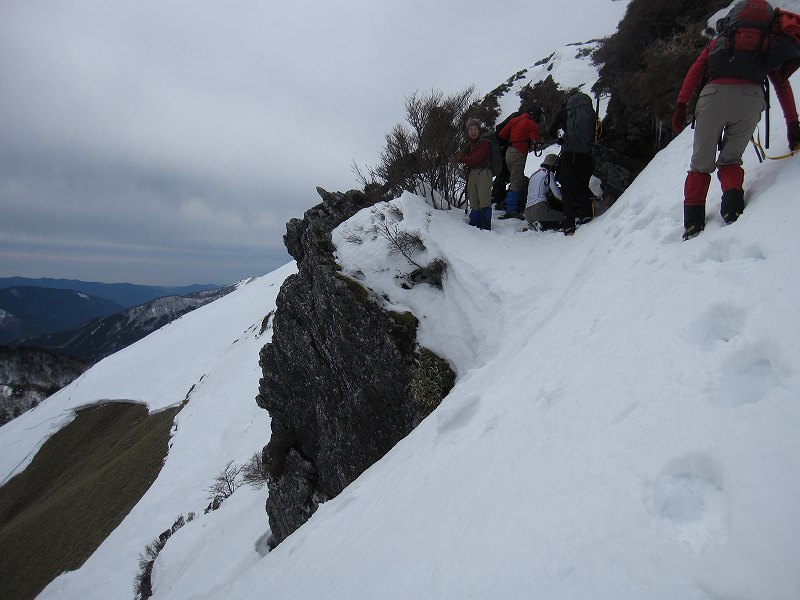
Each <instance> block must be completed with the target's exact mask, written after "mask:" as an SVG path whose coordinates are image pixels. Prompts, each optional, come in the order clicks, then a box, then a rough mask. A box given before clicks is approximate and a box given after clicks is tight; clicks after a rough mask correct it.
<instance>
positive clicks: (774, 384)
mask: <svg viewBox="0 0 800 600" xmlns="http://www.w3.org/2000/svg"><path fill="white" fill-rule="evenodd" d="M782 380H783V378H782V376H781V375H780V369H779V368H778V367H776V365H775V363H774V362H773V360H772V359H771V358H770V357H769V352H767V351H766V348H763V347H759V346H755V347H751V348H748V349H745V350H741V351H739V352H737V353H735V354H733V355H732V356H731V357H729V358H728V359H727V360H726V361H725V362H724V363H723V370H722V372H721V373H720V374H719V383H718V387H717V393H718V399H719V401H720V402H721V403H723V404H727V405H730V406H742V405H744V404H754V403H756V402H761V401H762V400H765V399H766V398H767V397H769V396H770V395H771V394H772V393H773V392H774V391H775V390H778V389H780V388H782V387H783V385H782Z"/></svg>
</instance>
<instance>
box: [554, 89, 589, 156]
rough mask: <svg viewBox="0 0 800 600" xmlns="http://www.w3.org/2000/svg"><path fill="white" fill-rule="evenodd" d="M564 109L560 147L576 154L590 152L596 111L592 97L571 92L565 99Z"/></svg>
mask: <svg viewBox="0 0 800 600" xmlns="http://www.w3.org/2000/svg"><path fill="white" fill-rule="evenodd" d="M566 110H567V123H566V125H565V127H564V143H563V145H562V146H561V147H562V149H563V150H564V151H566V152H575V153H577V154H591V152H592V148H593V147H594V141H595V134H596V132H597V113H596V112H594V106H592V99H591V98H589V96H587V95H586V94H584V93H583V92H578V93H577V94H573V95H572V96H570V98H569V100H567V105H566Z"/></svg>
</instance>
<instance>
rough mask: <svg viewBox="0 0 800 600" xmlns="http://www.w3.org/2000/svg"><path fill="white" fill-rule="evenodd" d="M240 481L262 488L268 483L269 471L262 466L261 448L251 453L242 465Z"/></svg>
mask: <svg viewBox="0 0 800 600" xmlns="http://www.w3.org/2000/svg"><path fill="white" fill-rule="evenodd" d="M242 481H243V482H244V483H246V484H247V485H249V486H250V487H253V488H262V487H264V486H265V485H266V484H267V483H269V471H267V467H265V466H264V458H263V453H262V451H261V450H259V451H258V452H256V453H255V454H253V456H251V457H250V460H249V461H247V462H246V463H245V464H244V466H243V467H242Z"/></svg>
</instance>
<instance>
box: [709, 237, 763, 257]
mask: <svg viewBox="0 0 800 600" xmlns="http://www.w3.org/2000/svg"><path fill="white" fill-rule="evenodd" d="M766 258H767V257H766V255H765V254H764V251H763V250H762V249H761V248H760V247H759V246H757V245H755V244H747V245H745V244H743V243H742V242H741V241H739V240H738V239H737V238H735V237H729V238H725V239H714V240H712V241H711V243H709V244H707V245H706V246H705V248H704V250H703V251H702V252H701V253H700V254H698V256H697V259H698V262H700V263H703V262H718V263H727V262H741V261H745V262H746V261H761V260H766Z"/></svg>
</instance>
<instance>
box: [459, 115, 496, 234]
mask: <svg viewBox="0 0 800 600" xmlns="http://www.w3.org/2000/svg"><path fill="white" fill-rule="evenodd" d="M467 138H468V141H467V147H466V149H465V151H464V154H463V155H462V156H460V157H459V158H458V162H459V163H461V164H462V165H464V166H465V167H467V170H468V173H467V190H466V191H467V200H469V208H470V211H469V224H470V225H472V226H474V227H477V228H478V229H487V230H490V229H491V228H492V169H491V166H490V165H489V158H490V155H491V147H490V145H489V140H487V139H484V138H482V137H481V122H480V121H478V120H477V119H470V120H469V121H467Z"/></svg>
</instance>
